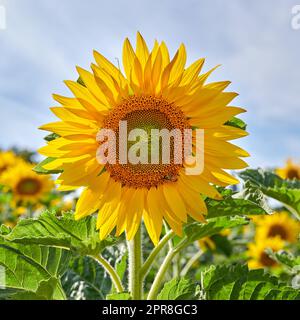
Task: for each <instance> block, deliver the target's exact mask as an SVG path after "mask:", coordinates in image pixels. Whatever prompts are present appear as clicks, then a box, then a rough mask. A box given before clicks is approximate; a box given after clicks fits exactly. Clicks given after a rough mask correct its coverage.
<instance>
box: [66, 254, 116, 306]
mask: <svg viewBox="0 0 300 320" xmlns="http://www.w3.org/2000/svg"><path fill="white" fill-rule="evenodd" d="M105 257H106V256H105ZM106 258H107V257H106ZM61 282H62V286H63V288H64V290H65V293H66V295H67V298H68V300H105V298H106V295H107V294H109V293H110V292H111V288H112V283H111V280H110V277H109V276H108V275H107V273H106V272H105V270H104V269H103V268H102V267H101V266H100V265H99V263H97V262H96V261H95V260H94V259H92V258H90V257H80V256H76V257H72V259H71V260H70V264H69V267H68V270H67V272H66V273H65V274H64V275H63V277H62V280H61Z"/></svg>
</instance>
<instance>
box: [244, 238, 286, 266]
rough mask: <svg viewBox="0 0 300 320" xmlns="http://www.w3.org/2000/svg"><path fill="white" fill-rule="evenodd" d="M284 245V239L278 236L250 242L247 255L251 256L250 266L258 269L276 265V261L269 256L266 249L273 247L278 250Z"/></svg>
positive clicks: (275, 250)
mask: <svg viewBox="0 0 300 320" xmlns="http://www.w3.org/2000/svg"><path fill="white" fill-rule="evenodd" d="M283 247H284V241H282V240H281V239H280V237H278V236H277V237H273V238H266V239H256V240H255V243H250V244H249V246H248V251H247V255H248V257H249V260H248V266H249V268H250V269H258V268H273V267H276V266H277V263H276V261H275V260H273V259H272V258H270V257H269V256H268V254H267V253H266V249H272V250H273V251H274V252H277V251H279V250H281V249H282V248H283Z"/></svg>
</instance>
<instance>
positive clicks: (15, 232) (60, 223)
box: [3, 211, 117, 255]
mask: <svg viewBox="0 0 300 320" xmlns="http://www.w3.org/2000/svg"><path fill="white" fill-rule="evenodd" d="M3 237H4V238H5V239H6V240H9V241H13V242H15V243H21V244H39V245H46V246H53V247H61V248H65V249H68V250H72V251H74V252H76V253H79V254H82V255H93V254H98V253H99V252H101V251H102V250H103V249H104V248H106V247H107V246H110V245H113V244H115V243H116V241H117V239H116V238H113V237H108V238H107V239H106V240H104V241H100V239H99V234H98V232H97V230H96V218H95V217H93V216H90V217H86V218H84V219H81V220H79V221H75V219H74V215H73V214H72V213H66V214H64V215H63V216H62V217H57V216H55V214H54V213H50V212H48V211H46V212H44V213H42V214H41V215H40V216H39V217H38V218H37V219H24V220H21V221H19V222H18V224H17V225H16V226H15V227H14V228H13V229H12V231H11V232H10V233H9V234H7V235H4V236H3Z"/></svg>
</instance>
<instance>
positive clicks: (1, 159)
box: [0, 151, 23, 175]
mask: <svg viewBox="0 0 300 320" xmlns="http://www.w3.org/2000/svg"><path fill="white" fill-rule="evenodd" d="M21 161H22V162H23V160H22V159H21V158H19V157H18V156H16V155H15V154H14V153H13V152H12V151H0V175H1V174H3V173H4V172H5V171H6V170H8V169H9V168H11V167H13V166H14V165H16V164H17V163H19V162H21Z"/></svg>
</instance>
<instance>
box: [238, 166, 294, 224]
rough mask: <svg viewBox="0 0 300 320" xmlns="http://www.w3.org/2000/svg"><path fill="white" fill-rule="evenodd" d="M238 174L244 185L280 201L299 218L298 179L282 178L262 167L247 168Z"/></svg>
mask: <svg viewBox="0 0 300 320" xmlns="http://www.w3.org/2000/svg"><path fill="white" fill-rule="evenodd" d="M239 175H240V177H241V178H242V179H243V180H244V181H245V185H248V186H251V188H252V190H255V189H256V190H260V191H261V192H262V193H263V194H264V195H266V196H268V197H271V198H273V199H276V200H278V201H280V202H281V203H283V204H284V205H285V206H286V207H287V209H289V210H290V211H291V212H292V213H293V214H295V216H297V218H298V219H300V180H283V179H281V178H280V177H279V176H277V175H276V174H274V173H273V172H269V171H264V170H262V169H257V170H254V169H248V170H245V171H243V172H241V173H240V174H239Z"/></svg>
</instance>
